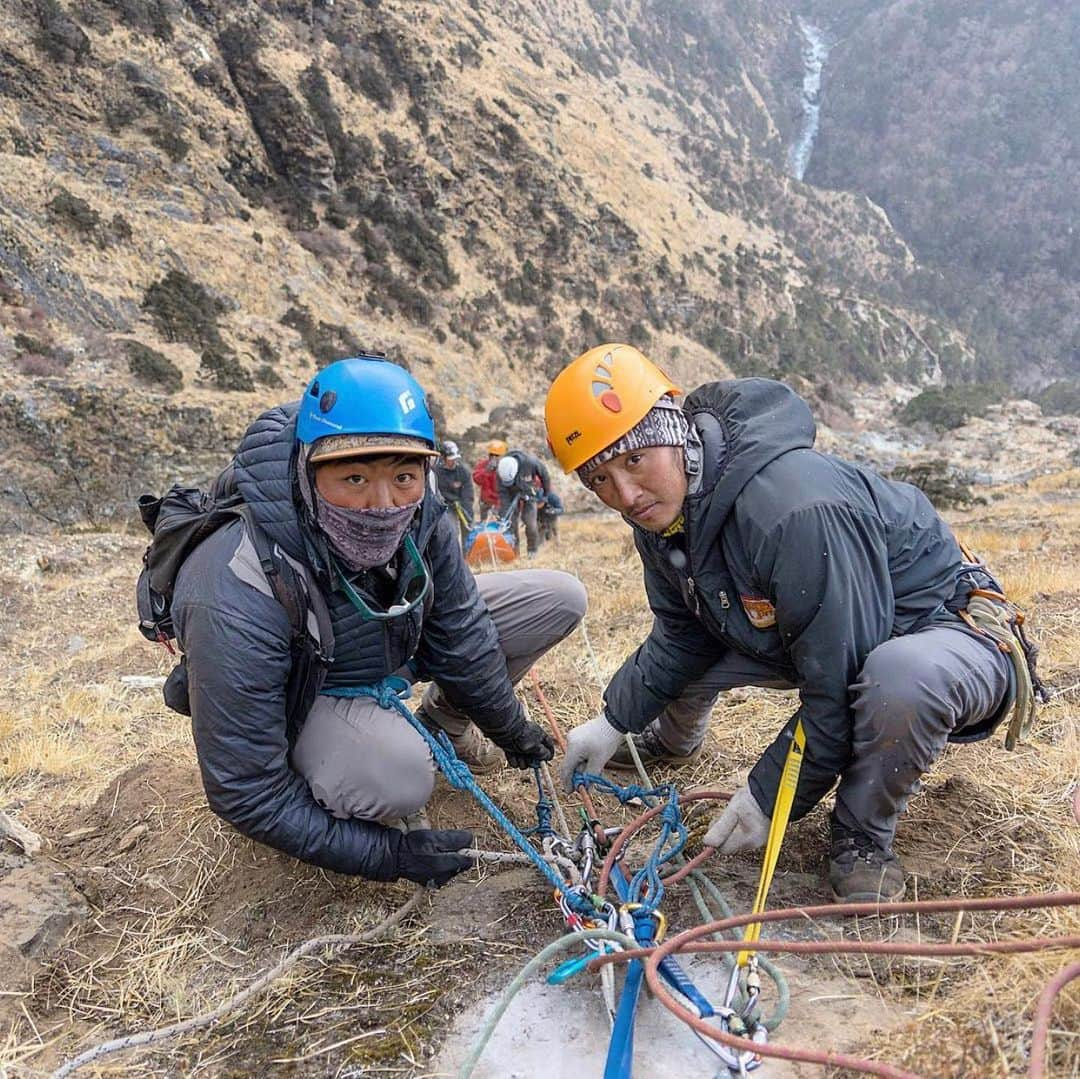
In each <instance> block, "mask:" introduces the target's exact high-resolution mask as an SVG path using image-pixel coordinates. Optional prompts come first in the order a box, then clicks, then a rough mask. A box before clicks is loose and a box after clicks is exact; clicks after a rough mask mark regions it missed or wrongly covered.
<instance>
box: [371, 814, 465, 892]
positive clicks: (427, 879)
mask: <svg viewBox="0 0 1080 1079" xmlns="http://www.w3.org/2000/svg"><path fill="white" fill-rule="evenodd" d="M391 831H393V832H395V833H396V834H397V835H398V836H399V837H400V838H399V839H398V841H397V844H396V846H397V849H396V851H395V858H396V862H397V875H398V876H399V877H405V878H406V880H414V881H416V883H417V884H427V885H429V886H431V887H435V888H441V887H442V886H443V885H444V884H445V883H446V882H447V881H448V880H451V879H452V878H453V877H456V876H457V875H458V874H459V873H460V872H462V871H463V870H465V869H471V868H472V866H473V860H472V858H470V857H469V856H468V855H466V854H458V853H457V852H458V851H459V850H464V849H465V848H467V847H471V846H472V845H473V834H472V832H470V831H467V830H466V829H464V828H459V829H450V830H448V831H446V830H443V831H440V830H438V829H435V828H417V829H416V831H414V832H398V831H397V829H391Z"/></svg>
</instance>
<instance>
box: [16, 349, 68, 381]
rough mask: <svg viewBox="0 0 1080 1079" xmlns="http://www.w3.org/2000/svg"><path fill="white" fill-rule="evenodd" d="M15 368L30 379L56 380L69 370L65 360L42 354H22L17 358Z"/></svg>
mask: <svg viewBox="0 0 1080 1079" xmlns="http://www.w3.org/2000/svg"><path fill="white" fill-rule="evenodd" d="M15 366H16V368H17V369H18V370H19V371H20V372H21V373H22V374H24V375H26V376H28V377H29V378H56V377H58V376H59V375H62V374H63V373H64V372H65V371H66V370H67V364H66V363H64V361H63V360H60V359H57V358H56V357H55V356H52V355H47V354H43V353H40V352H22V353H20V354H19V355H18V356H16V357H15Z"/></svg>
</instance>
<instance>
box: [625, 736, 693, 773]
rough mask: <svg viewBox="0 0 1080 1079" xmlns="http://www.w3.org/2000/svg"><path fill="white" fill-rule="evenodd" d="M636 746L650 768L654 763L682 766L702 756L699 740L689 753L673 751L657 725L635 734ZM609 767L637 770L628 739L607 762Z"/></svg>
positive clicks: (646, 765)
mask: <svg viewBox="0 0 1080 1079" xmlns="http://www.w3.org/2000/svg"><path fill="white" fill-rule="evenodd" d="M633 737H634V748H635V749H637V751H638V755H639V756H640V757H641V763H642V764H643V765H645V767H646V768H649V767H650V766H651V765H654V764H662V765H665V766H666V767H668V768H681V767H682V766H683V765H684V764H693V762H694V761H696V760H697V759H698V757H700V756H701V743H700V742H699V743H698V744H697V745H696V746H695V747H694V748H693V749H692V750H690V752H689V753H685V754H679V753H672V751H671V750H670V749H668V747H667V746H666V745H664V743H663V742H661V741H660V735H659V734H657V733H656V728H655V727H646V728H645V729H644V730H643V731H642V732H641V734H635V735H634V736H633ZM607 767H608V768H614V769H615V770H616V771H619V772H633V771H636V767H635V765H634V758H633V757H631V756H630V747H629V746H627V744H626V740H625V739H623V741H622V742H621V743H620V744H619V748H618V749H617V750H615V752H614V753H613V754H612V755H611V759H610V760H609V761H608V762H607Z"/></svg>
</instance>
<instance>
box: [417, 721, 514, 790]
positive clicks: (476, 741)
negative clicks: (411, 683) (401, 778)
mask: <svg viewBox="0 0 1080 1079" xmlns="http://www.w3.org/2000/svg"><path fill="white" fill-rule="evenodd" d="M416 718H417V719H418V720H420V722H421V723H423V725H424V726H425V727H427V729H428V730H429V731H431V733H432V734H438V733H439V731H442V730H443V728H442V727H440V726H439V724H438V723H437V722H436V721H435V720H434V719H432V717H431V716H429V715H428V714H427V712H425V711H424V709H423V708H418V709H417V710H416ZM444 733H445V734H446V736H447V737H448V738H449V739H450V744H451V745H452V746H453V747H454V752H455V753H456V754H457V755H458V756H459V757H460V758H461V759H462V760H463V761H464V762H465V763H466V764H467V765H468V766H469V770H470V771H471V772H472V773H473V774H474V775H486V774H487V773H488V772H494V771H496V770H497V769H499V768H502V767H503V766H504V765H505V764H506V757H505V756H503V751H502V750H501V749H499V747H498V746H497V745H495V743H494V742H492V741H491V739H490V738H487V737H485V736H484V735H483V734H482V733H481V732H480V728H479V727H477V726H476V724H475V723H472V722H467V723H466V725H465V727H464V728H463V729H462V731H461V733H460V734H455V733H454V732H453V731H445V732H444Z"/></svg>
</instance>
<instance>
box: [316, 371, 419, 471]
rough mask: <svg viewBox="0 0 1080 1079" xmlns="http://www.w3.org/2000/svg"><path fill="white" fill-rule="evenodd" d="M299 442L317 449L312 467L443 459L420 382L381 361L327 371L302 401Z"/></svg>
mask: <svg viewBox="0 0 1080 1079" xmlns="http://www.w3.org/2000/svg"><path fill="white" fill-rule="evenodd" d="M296 438H297V441H299V442H301V443H304V444H305V445H311V446H312V449H311V452H310V454H309V457H308V459H309V460H310V461H312V462H314V461H330V460H333V459H335V458H339V457H359V456H361V455H368V454H376V453H378V454H389V453H403V454H410V455H413V454H415V455H419V456H421V457H438V456H439V451H438V450H437V449H436V448H435V445H436V444H435V421H434V420H433V419H432V418H431V412H430V410H429V409H428V404H427V398H426V397H425V396H424V391H423V388H422V387H421V386H420V383H419V382H417V381H416V379H415V378H413V377H412V375H410V374H409V372H408V371H406V370H405V368H403V367H399V366H398V365H397V364H396V363H391V362H390V361H389V360H386V359H382V358H380V357H378V356H369V355H360V356H352V357H350V358H349V359H347V360H338V361H336V362H335V363H332V364H330V365H329V366H328V367H324V368H323V369H322V370H321V371H320V372H319V373H318V374H317V375H316V376H315V377H314V378H313V379H312V380H311V381H310V382H309V383H308V386H307V389H306V390H305V391H304V396H303V398H302V400H301V401H300V411H299V413H298V415H297V417H296ZM316 444H317V445H316Z"/></svg>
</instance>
